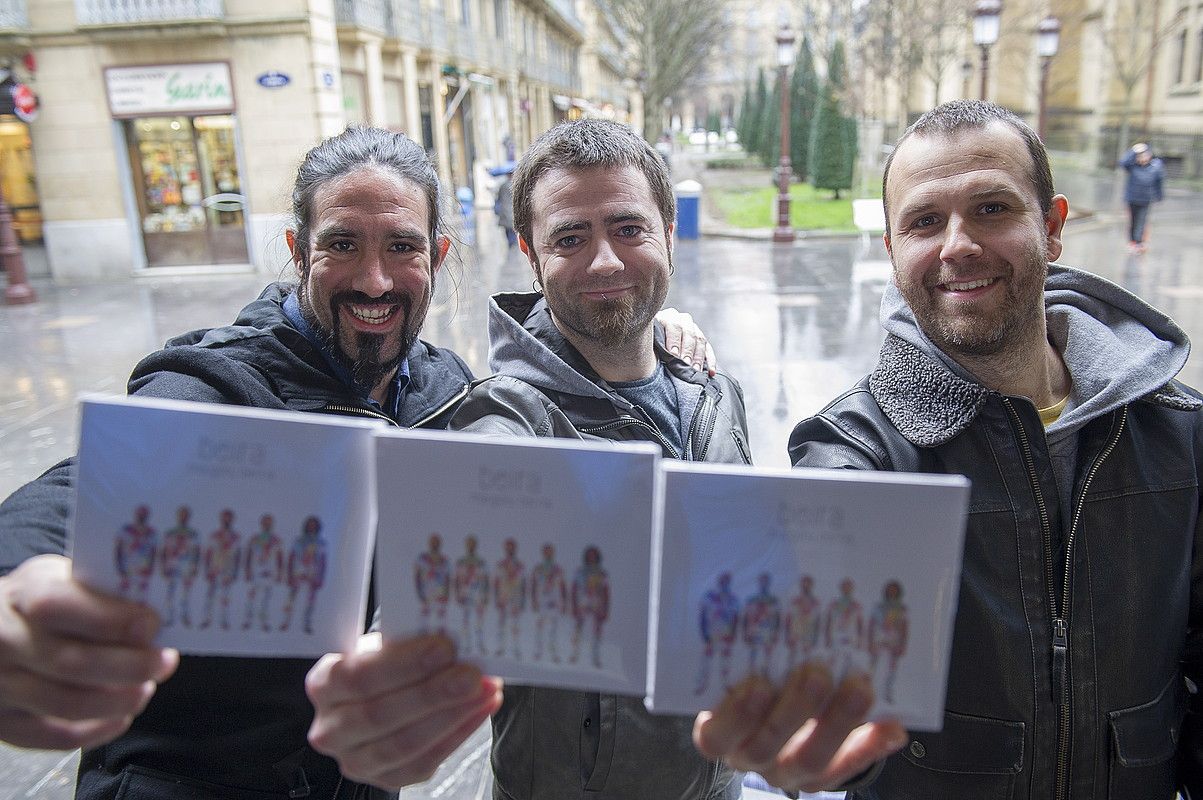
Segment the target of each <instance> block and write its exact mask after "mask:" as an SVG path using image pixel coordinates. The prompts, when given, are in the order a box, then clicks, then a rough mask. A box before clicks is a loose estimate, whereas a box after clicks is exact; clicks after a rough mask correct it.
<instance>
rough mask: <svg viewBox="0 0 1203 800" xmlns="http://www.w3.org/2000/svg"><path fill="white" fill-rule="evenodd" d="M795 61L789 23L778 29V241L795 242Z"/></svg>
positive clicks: (774, 237)
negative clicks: (792, 142) (792, 178)
mask: <svg viewBox="0 0 1203 800" xmlns="http://www.w3.org/2000/svg"><path fill="white" fill-rule="evenodd" d="M793 63H794V32H793V31H791V30H790V29H789V25H788V24H786V25H782V26H781V30H779V31H777V86H778V87H779V88H778V91H779V93H780V95H781V160H780V161H779V162H777V227H776V228H774V229H773V241H774V242H792V241H793V240H794V229H793V227H792V226H790V224H789V176H790V173H791V172H792V171H793V168H792V167H791V166H790V163H789V68H790V67H791V66H793Z"/></svg>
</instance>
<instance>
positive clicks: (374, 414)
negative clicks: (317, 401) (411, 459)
mask: <svg viewBox="0 0 1203 800" xmlns="http://www.w3.org/2000/svg"><path fill="white" fill-rule="evenodd" d="M322 411H337V412H338V413H339V414H352V415H354V416H359V417H371V418H372V419H382V420H384V421H385V422H387V423H388V424H389V425H392V426H393V427H394V428H397V427H400V426H399V425H397V423H396V422H395V421H394V420H393V418H392V417H390V416H388V415H387V414H381V413H380V412H379V411H373V410H372V409H370V408H360V407H359V406H344V405H340V404H338V403H331V404H329V405H326V406H322Z"/></svg>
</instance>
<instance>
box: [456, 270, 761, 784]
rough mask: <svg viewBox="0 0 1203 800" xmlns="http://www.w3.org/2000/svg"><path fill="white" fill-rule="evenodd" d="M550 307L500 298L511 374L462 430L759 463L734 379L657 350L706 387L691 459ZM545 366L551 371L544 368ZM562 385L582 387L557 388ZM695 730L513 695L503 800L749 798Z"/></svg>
mask: <svg viewBox="0 0 1203 800" xmlns="http://www.w3.org/2000/svg"><path fill="white" fill-rule="evenodd" d="M541 309H545V305H544V304H543V303H542V301H541V297H540V296H539V295H535V294H504V295H498V296H496V297H495V298H494V300H493V303H492V304H491V308H490V340H491V342H492V344H491V347H492V355H491V357H490V366H491V367H492V368H493V369H494V370H495V371H497V372H498V373H502V374H498V375H495V376H494V377H492V378H487V379H485V380H483V381H479V382H478V383H476V384H475V385H474V386H473V388H472V390H471V392H470V393H469V395H468V398H467V399H466V400H465V401H464V403H463V404H462V405H461V406H460V408H459V410H458V411H457V412H456V414H455V416H454V417H453V418H452V420H451V428H452V429H454V430H468V431H471V432H473V433H485V434H499V435H509V436H546V437H557V438H576V439H611V440H618V441H648V442H656V443H659V444H660V445H661V447H662V448H663V449H664V452H665V455H666V456H667V457H671V458H681V457H682V456H683V457H684V458H686V459H688V460H694V461H710V462H721V463H737V464H740V463H749V457H748V447H747V422H746V418H745V414H744V405H743V397H742V394H741V392H740V389H739V386H738V384H736V383H735V382H734V381H733V380H731V379H730V378H727V377H726V376H723V375H718V376H716V377H714V378H709V377H707V376H706V375H705V373H701V372H697V371H695V370H693V369H692V368H690V367H689V366H688V365H686V364H684V363H683V362H681V361H678V360H676V359H675V358H674V357H673V356H672V355H670V354H669V353H668V352H667V351H665V350H664V349H663V348H661V347H659V346H657V350H656V352H657V356H658V357H659V358H660V360H661V362H662V363H663V364H664V365H665V366H666V367H667V368H668V369H669V370H670V371H671V373H672V374H673V375H674V376H675V377H676V378H678V379H679V380H682V381H686V382H688V383H691V384H694V385H697V386H699V387H700V388H701V389H702V394H701V397H700V400H699V402H698V403H697V406H696V408H695V410H694V413H693V415H692V418H691V420H690V425H689V433H688V437H687V439H686V442H685V453H684V454H680V453H677V452H675V450H674V448H672V446H671V445H670V444H669V443H668V442H667V441H666V439H665V437H664V436H662V435H660V433H659V431H658V430H657V429H656V426H655V424H654V423H653V422H652V421H651V419H650V418H648V417H647V416H646V415H644V414H643V412H642V411H641V410H640V409H639V408H637V407H635V406H632V405H631V403H629V402H627V401H626V400H625V399H623V398H622V397H621V396H619V395H618V394H616V393H615V392H614V391H613V390H612V389H610V388H608V387H607V386H606V385H605V382H604V381H602V380H601V378H599V377H597V376H596V374H595V373H594V372H593V370H592V369H591V368H590V367H589V365H588V363H587V362H585V361H584V359H583V358H582V357H581V356H580V355H579V353H577V352H576V351H575V349H574V348H572V347H571V345H568V343H567V342H566V341H565V340H564V339H563V337H562V336H560V334H559V332H558V331H557V330H556V329H555V327H554V325H553V324H552V323H551V321H550V318H549V316H548V315H547V313H546V311H545V310H543V311H542V313H541V314H540V313H539V312H540V310H541ZM507 318H508V319H507ZM524 325H525V327H523V326H524ZM540 360H546V361H545V363H542V364H539V363H535V362H539V361H540ZM552 360H554V363H553V361H552ZM519 362H521V363H519ZM567 370H571V371H572V372H574V373H575V375H576V377H575V378H574V377H573V376H572V375H569V374H568V372H567ZM506 373H508V374H506ZM536 373H538V374H536ZM513 374H522V375H524V377H526V378H527V379H528V380H534V381H540V385H538V386H537V387H536V386H534V385H531V384H530V383H527V382H524V381H522V380H517V379H516V378H514V377H511V375H513ZM552 378H557V379H558V382H559V383H558V385H560V386H561V387H563V386H566V385H570V388H569V389H568V390H567V391H564V390H557V389H556V388H554V387H553V386H550V385H548V384H550V383H552V382H553V381H552ZM692 728H693V719H692V718H689V717H679V716H667V715H653V714H650V713H648V711H647V710H646V709H645V708H644V705H643V699H642V698H638V697H620V696H616V695H599V694H595V693H591V692H582V691H571V690H564V689H548V688H538V687H530V686H516V685H507V686H506V688H505V699H504V702H503V704H502V707H501V710H500V711H498V712H497V714H495V715H494V717H493V742H494V744H493V755H492V762H493V775H494V789H493V793H494V797H495V798H497V799H498V800H562V799H563V798H585V797H588V798H591V800H609V799H611V798H614V799H615V800H617V799H620V798H621V799H622V800H630V799H631V798H644V797H647V798H657V800H678V799H679V800H687V799H688V800H734V799H735V798H738V797H739V796H740V785H739V780H738V776H737V774H736V773H735V772H734V771H733V770H731V768H729V767H727V766H726V765H724V764H722V763H721V762H712V761H707V760H706V759H705V758H704V757H703V756H702V755H701V754H700V753H699V752H698V751H697V748H695V747H694V745H693V740H692Z"/></svg>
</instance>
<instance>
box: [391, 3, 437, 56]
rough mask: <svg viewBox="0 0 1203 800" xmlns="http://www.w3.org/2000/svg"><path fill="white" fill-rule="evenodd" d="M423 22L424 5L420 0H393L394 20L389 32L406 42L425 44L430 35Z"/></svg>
mask: <svg viewBox="0 0 1203 800" xmlns="http://www.w3.org/2000/svg"><path fill="white" fill-rule="evenodd" d="M423 28H424V26H423V24H422V6H421V3H420V2H419V0H393V3H392V20H391V25H390V26H389V34H390V35H391V36H394V37H396V38H397V39H400V40H401V41H402V42H405V43H406V44H413V45H419V46H424V45H426V44H427V43H428V42H429V36H428V33H427V31H425V30H424V29H423Z"/></svg>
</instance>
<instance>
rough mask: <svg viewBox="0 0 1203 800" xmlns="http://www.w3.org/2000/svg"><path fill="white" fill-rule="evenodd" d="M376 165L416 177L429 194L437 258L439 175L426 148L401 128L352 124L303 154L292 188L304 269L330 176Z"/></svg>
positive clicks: (432, 255) (432, 252) (408, 177)
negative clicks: (318, 201) (319, 199)
mask: <svg viewBox="0 0 1203 800" xmlns="http://www.w3.org/2000/svg"><path fill="white" fill-rule="evenodd" d="M367 166H378V167H381V168H383V169H386V170H389V171H390V172H392V173H393V174H395V175H397V176H398V177H400V178H404V179H406V180H410V181H413V182H414V183H416V184H417V185H418V186H419V187H420V188H421V190H422V193H423V194H425V195H426V207H427V211H428V213H429V222H430V263H431V266H432V268H433V266H434V264H435V263H436V262H437V261H438V248H439V243H438V234H439V232H440V231H441V222H442V221H441V219H440V217H439V208H440V197H439V176H438V174H437V173H436V172H435V170H434V166H433V165H432V164H431V163H430V159H429V158H428V157H427V155H426V151H424V150H423V149H422V147H421V146H420V145H418V144H417V143H416V142H414V141H413V140H412V139H410V138H409V137H408V136H406V135H405V134H403V133H394V132H392V131H386V130H383V129H381V128H369V127H364V126H359V125H352V126H350V127H348V128H347V129H346V130H345V131H343V132H342V133H340V134H338V135H337V136H331V137H330V138H329V139H326V140H324V141H323V142H322V143H321V144H319V145H317V146H316V147H314V148H313V149H312V150H310V151H309V152H308V153H306V154H305V159H304V160H303V161H302V162H301V166H300V167H299V168H298V169H297V180H296V183H295V184H294V185H293V188H292V224H293V226H294V229H295V231H296V242H297V245H296V246H297V247H298V248H299V249H300V251H301V253H302V254H303V255H304V262H303V263H302V265H301V268H302V269H303V270H304V271H305V272H308V270H309V226H310V223H311V221H312V216H313V196H314V195H315V194H316V193H317V190H318V189H320V188H321V187H322V186H324V185H325V184H326V183H327V182H328V181H331V180H333V179H334V178H337V177H339V176H340V175H345V174H346V173H348V172H352V171H353V170H356V169H358V168H360V167H367Z"/></svg>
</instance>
